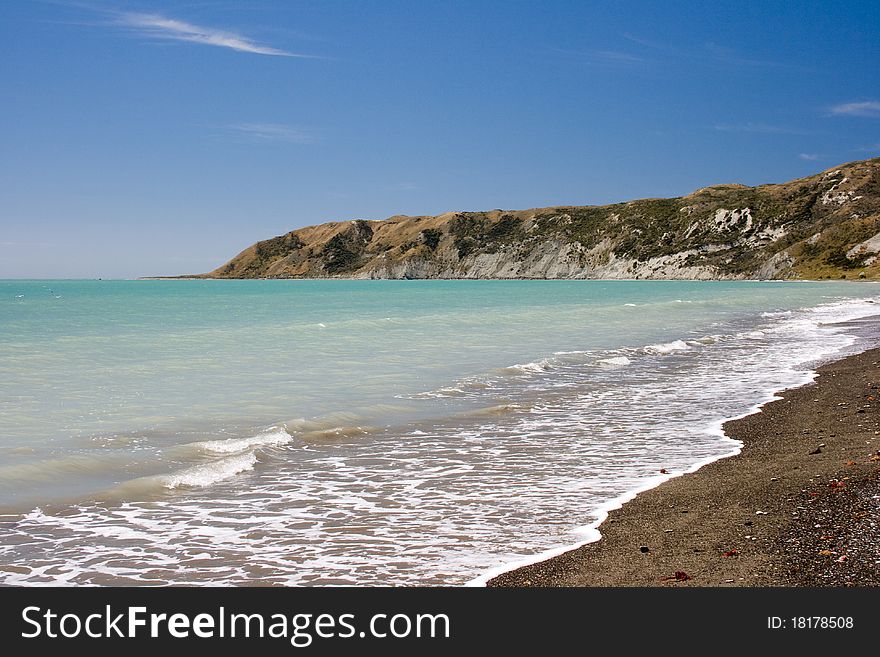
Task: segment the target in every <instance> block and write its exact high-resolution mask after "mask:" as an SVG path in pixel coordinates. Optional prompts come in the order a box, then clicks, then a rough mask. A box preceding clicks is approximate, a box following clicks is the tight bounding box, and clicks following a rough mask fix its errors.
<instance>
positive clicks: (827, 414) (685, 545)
mask: <svg viewBox="0 0 880 657" xmlns="http://www.w3.org/2000/svg"><path fill="white" fill-rule="evenodd" d="M875 344H876V342H875ZM818 372H819V375H818V377H817V378H816V380H815V381H814V382H813V383H811V384H808V385H806V386H803V387H801V388H795V389H791V390H787V391H785V392H783V393H781V395H780V396H781V397H782V399H780V400H777V401H773V402H770V403H768V404H766V405H764V407H763V410H762V412H760V413H755V414H753V415H750V416H748V417H745V418H742V419H739V420H732V421H730V422H727V423H726V424H725V425H724V430H725V432H726V433H727V435H729V436H731V437H733V438H736V439H738V440H741V441H742V442H743V449H742V452H741V453H740V454H738V455H736V456H733V457H730V458H726V459H721V460H719V461H715V462H713V463H710V464H709V465H706V466H705V467H703V468H701V469H700V470H698V471H697V472H694V473H692V474H686V475H682V476H680V477H676V478H674V479H670V480H668V481H666V482H664V483H663V484H661V485H660V486H658V487H657V488H654V489H651V490H649V491H646V492H644V493H641V494H640V495H638V496H637V497H636V498H635V499H634V500H632V501H630V502H628V503H627V504H625V505H624V506H623V507H621V508H620V509H618V510H616V511H612V512H611V513H610V514H609V516H608V519H607V520H606V521H605V522H604V523H603V524H602V525H601V526H600V527H599V530H600V531H601V533H602V538H601V539H600V540H599V541H597V542H595V543H590V544H588V545H585V546H583V547H581V548H578V549H575V550H572V551H570V552H566V553H565V554H562V555H560V556H558V557H555V558H552V559H549V560H547V561H544V562H541V563H537V564H532V565H529V566H525V567H523V568H519V569H517V570H514V571H511V572H508V573H504V574H502V575H499V576H498V577H496V578H494V579H492V580H490V582H489V586H519V587H526V586H749V587H751V586H877V585H880V349H871V350H868V351H865V352H863V353H860V354H857V355H855V356H851V357H848V358H845V359H843V360H840V361H837V362H834V363H830V364H828V365H825V366H823V367H821V368H819V370H818Z"/></svg>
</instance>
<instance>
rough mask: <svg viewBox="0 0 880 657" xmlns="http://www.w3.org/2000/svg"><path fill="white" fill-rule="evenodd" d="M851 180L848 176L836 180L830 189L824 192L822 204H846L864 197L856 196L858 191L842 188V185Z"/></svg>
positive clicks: (821, 198)
mask: <svg viewBox="0 0 880 657" xmlns="http://www.w3.org/2000/svg"><path fill="white" fill-rule="evenodd" d="M848 180H849V178H847V177H846V176H844V177H843V178H841V179H840V180H838V181H837V182H835V183H834V184H833V185H831V187H829V188H828V190H827V191H826V192H825V193H824V194H822V196H821V197H820V200H821V201H822V205H844V204H845V203H849V202H850V201H857V200H858V199H860V198H862V197H861V196H856V193H855V192H854V191H853V190H851V189H848V190H842V189H840V186H841V185H843V184H844V183H846V182H847V181H848Z"/></svg>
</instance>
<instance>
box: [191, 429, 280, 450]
mask: <svg viewBox="0 0 880 657" xmlns="http://www.w3.org/2000/svg"><path fill="white" fill-rule="evenodd" d="M291 440H292V436H291V435H290V434H289V433H287V431H285V430H284V429H280V428H273V429H272V430H269V431H267V432H266V433H261V434H258V435H256V436H249V437H247V438H228V439H226V440H205V441H202V442H198V443H192V447H195V448H197V449H198V450H199V451H202V452H208V453H212V454H236V453H238V452H244V451H247V450H250V449H254V448H256V447H278V446H280V445H286V444H287V443H289V442H290V441H291Z"/></svg>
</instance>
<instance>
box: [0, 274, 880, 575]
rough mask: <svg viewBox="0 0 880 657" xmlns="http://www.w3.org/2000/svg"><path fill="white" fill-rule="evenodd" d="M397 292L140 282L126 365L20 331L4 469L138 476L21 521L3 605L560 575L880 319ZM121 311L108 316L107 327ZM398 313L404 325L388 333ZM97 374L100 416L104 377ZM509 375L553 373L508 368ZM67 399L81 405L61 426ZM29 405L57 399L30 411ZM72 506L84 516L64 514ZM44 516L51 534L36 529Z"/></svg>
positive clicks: (806, 297) (557, 289) (99, 344)
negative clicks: (195, 590) (159, 306)
mask: <svg viewBox="0 0 880 657" xmlns="http://www.w3.org/2000/svg"><path fill="white" fill-rule="evenodd" d="M19 285H20V284H18V283H16V286H19ZM71 285H73V284H67V283H62V284H59V286H58V289H59V290H62V289H63V290H64V291H65V293H67V292H68V291H71V292H75V293H71V294H65V307H68V306H70V307H71V308H72V309H73V310H82V308H81V307H80V305H81V300H82V299H83V296H84V295H83V294H82V291H81V290H78V289H77V290H71V287H70V286H71ZM114 285H115V284H108V286H107V287H106V289H109V290H111V291H114V290H116V288H114V287H113V286H114ZM120 285H122V284H120ZM130 285H132V286H133V287H134V284H133V283H131V284H130ZM383 285H384V284H383V283H370V284H366V283H364V284H363V285H361V284H359V283H357V282H338V281H336V282H321V281H302V282H296V283H289V282H286V281H275V282H254V283H253V284H252V285H251V284H250V283H246V282H245V283H235V284H232V285H224V284H223V283H217V284H213V283H212V284H210V285H208V284H204V283H193V284H192V286H190V284H189V283H182V284H181V285H179V286H177V285H176V286H175V290H176V291H180V290H183V291H185V290H189V289H190V287H191V288H192V290H193V291H187V292H181V293H180V296H179V298H178V297H177V292H176V293H175V295H167V294H165V293H163V292H162V290H164V289H167V287H163V286H162V284H161V283H157V284H155V285H154V284H152V283H144V284H143V285H141V284H138V289H139V290H147V291H148V292H149V291H150V290H152V292H151V294H150V295H147V298H146V302H145V303H144V304H143V308H142V311H143V312H141V309H139V308H137V307H134V306H132V308H131V309H132V314H131V318H133V319H132V322H131V324H130V325H129V324H126V332H125V336H124V345H125V348H124V349H108V345H111V344H114V345H115V343H114V342H113V340H115V339H116V336H112V335H107V328H106V327H107V326H111V325H112V321H110V322H109V323H108V322H103V323H102V320H103V319H104V318H103V317H94V327H91V328H90V327H89V326H80V325H76V326H72V327H71V329H70V330H69V331H67V326H66V324H65V323H64V322H66V321H69V316H65V318H64V319H63V321H62V322H61V323H60V324H59V323H58V322H56V323H54V324H53V323H52V322H53V321H55V320H53V318H52V317H51V316H48V317H47V318H44V319H45V320H46V322H45V326H47V327H48V328H47V331H46V333H47V335H37V336H36V337H33V336H32V333H33V329H30V328H29V330H28V331H27V332H26V331H21V332H20V333H17V334H15V335H12V336H11V337H10V333H9V331H8V330H7V329H8V328H9V327H7V326H6V325H4V327H0V334H2V335H0V338H2V339H0V361H2V362H3V363H4V365H5V366H6V368H5V376H4V378H3V380H2V381H0V435H3V436H4V440H6V441H7V444H4V445H0V462H3V464H4V466H10V467H14V468H18V466H22V465H26V464H28V463H30V462H36V461H38V460H49V459H51V458H61V457H64V456H67V455H71V454H76V455H86V456H87V457H88V458H90V459H91V458H92V457H93V456H94V457H96V458H99V459H100V458H103V455H105V454H107V455H109V454H110V452H111V450H112V453H113V454H114V455H115V454H119V455H121V457H122V460H121V462H120V464H119V467H115V466H111V467H109V468H108V467H103V466H102V467H100V468H92V467H91V465H89V469H88V476H87V477H84V478H83V480H82V481H83V484H84V485H83V486H82V487H77V488H74V487H73V485H72V484H70V483H69V482H71V481H72V477H73V476H74V474H75V473H74V474H72V473H71V471H70V468H68V467H67V465H65V466H64V468H61V469H60V470H59V473H60V475H59V476H56V477H53V478H51V480H45V481H41V482H39V485H38V486H35V487H33V489H34V491H35V493H34V497H33V498H29V499H28V500H27V501H26V502H25V503H21V504H19V503H16V505H15V507H14V509H13V510H12V511H11V513H12V514H13V515H7V516H4V517H0V534H2V535H3V536H5V537H8V540H4V541H2V542H0V564H3V565H9V566H13V567H14V568H15V572H13V571H11V570H10V571H0V583H4V584H7V583H8V584H25V585H37V584H77V585H88V584H92V585H95V584H108V583H109V584H128V585H137V584H147V585H156V584H181V585H187V584H188V585H193V584H226V585H239V584H242V585H247V584H249V583H253V582H254V581H255V578H259V581H260V583H266V584H282V585H335V584H340V583H346V584H353V585H354V584H360V585H413V584H421V585H455V584H462V583H465V582H467V581H469V580H473V579H474V578H475V576H477V575H478V574H479V573H484V572H486V571H487V570H489V569H496V570H497V569H499V568H500V567H501V565H502V564H511V563H513V562H517V561H522V560H523V559H528V560H538V559H539V558H541V557H542V556H547V555H548V553H547V552H545V551H546V550H550V551H551V553H552V552H558V551H564V550H565V549H567V547H568V546H570V545H571V544H572V543H576V542H578V541H583V540H585V539H589V538H591V537H592V536H594V535H595V534H592V533H591V532H590V525H591V523H593V521H595V520H596V519H597V518H598V517H601V515H602V512H603V509H605V508H607V506H608V505H613V504H614V502H615V500H618V501H619V500H621V499H626V497H627V496H628V495H630V494H632V492H633V490H635V489H639V488H641V487H643V486H650V485H652V484H654V483H655V482H657V481H658V480H659V479H662V478H663V477H658V473H659V471H660V469H664V470H666V471H668V472H670V473H673V474H674V473H680V472H682V471H685V470H687V469H688V468H689V467H692V466H693V464H694V463H697V462H700V461H704V460H706V459H714V458H718V457H719V455H723V454H726V453H729V452H730V451H731V445H730V444H729V443H726V442H725V441H724V439H723V437H721V436H720V435H718V434H717V433H716V432H715V431H714V430H707V429H706V426H705V425H706V423H707V421H709V420H711V419H713V418H724V417H730V416H734V415H737V414H740V413H742V412H745V411H747V410H748V409H749V408H750V406H751V405H752V404H753V403H755V402H758V401H760V400H761V395H760V394H759V391H764V390H779V389H781V388H784V387H786V386H789V385H796V384H797V383H799V382H800V381H802V380H803V378H804V368H806V367H808V365H805V363H807V362H808V361H812V360H814V359H822V358H829V357H836V355H837V354H839V353H840V351H841V349H846V348H847V345H849V344H851V341H850V339H849V338H848V337H847V335H848V334H847V331H850V329H849V328H848V327H844V326H837V325H834V324H833V323H832V322H834V321H839V320H845V319H848V318H852V317H855V316H858V315H859V314H860V313H862V314H864V309H865V307H866V304H864V303H861V302H859V301H851V300H844V297H848V296H849V297H852V296H856V295H865V294H868V293H873V290H874V289H875V287H876V286H872V285H871V284H865V285H861V284H859V285H849V286H843V285H840V284H836V283H829V284H821V285H820V284H801V285H798V286H793V285H787V284H782V283H774V284H767V285H766V286H765V285H764V284H757V283H748V284H745V283H743V284H739V283H699V284H697V283H693V284H692V283H682V282H679V283H674V282H671V283H664V282H655V283H650V284H647V283H646V284H640V283H636V282H633V283H622V282H621V283H608V282H601V283H591V282H588V281H558V282H554V283H547V282H541V283H530V282H526V281H523V282H506V283H504V284H495V283H493V282H491V281H484V282H480V283H479V285H476V284H475V285H473V286H469V284H468V283H466V282H465V283H461V282H448V283H447V282H443V281H427V282H411V283H408V284H406V285H398V284H393V283H388V286H387V289H388V290H389V291H390V292H389V293H387V294H386V293H385V292H384V291H383V290H384V289H385V288H383ZM759 287H760V288H761V289H760V294H756V293H755V289H756V288H759ZM511 288H514V289H515V292H516V294H510V293H509V291H510V289H511ZM16 289H18V287H16ZM96 289H97V288H96ZM104 289H105V287H102V288H101V294H102V295H103V294H106V293H105V292H103V290H104ZM239 289H240V290H241V291H242V292H243V293H242V294H240V293H239ZM354 289H357V291H358V293H357V294H353V293H352V290H354ZM435 290H436V291H439V292H440V294H434V291H435ZM868 290H871V291H872V292H868ZM548 291H551V292H552V294H548ZM21 292H27V293H28V304H29V305H30V304H38V303H41V301H39V299H38V295H36V294H31V290H30V289H26V288H22V289H21ZM123 292H124V290H123ZM113 293H114V294H116V292H115V291H114V292H113ZM202 293H204V294H206V295H213V296H212V297H206V298H207V301H204V300H200V297H199V294H202ZM835 294H836V295H839V296H838V297H832V296H829V295H835ZM316 295H320V298H322V299H326V300H327V303H326V304H314V299H315V298H316ZM104 298H105V297H103V296H100V295H96V296H94V297H93V298H91V299H90V302H91V306H90V308H92V312H98V313H99V314H100V309H102V308H104V305H102V304H101V303H100V301H101V300H102V299H104ZM158 298H161V299H162V303H163V318H162V321H161V322H159V321H154V320H155V313H154V308H155V305H156V300H157V299H158ZM676 298H681V299H693V300H694V303H693V304H678V303H675V301H674V299H676ZM120 299H121V301H120V302H119V304H117V305H116V306H112V307H113V308H115V309H116V311H118V308H119V305H120V304H123V305H124V304H127V303H128V298H127V297H125V295H124V294H123V295H122V296H121V297H120ZM828 302H830V303H828ZM625 303H634V304H636V305H638V306H639V308H638V311H639V312H628V310H629V309H626V308H621V306H622V305H623V304H625ZM819 303H822V304H824V306H823V308H822V309H820V310H813V308H814V307H815V305H816V304H819ZM50 305H51V307H54V308H58V305H57V304H54V302H53V303H51V304H50V302H49V301H48V300H47V301H46V307H47V308H50ZM391 305H394V310H391V309H390V306H391ZM475 307H478V308H481V309H482V310H481V312H480V313H474V312H473V308H475ZM217 308H223V309H224V311H223V312H222V313H221V312H217ZM874 308H875V310H874V312H876V310H877V308H876V306H875V307H874ZM94 309H97V311H95V310H94ZM38 310H39V308H37V309H36V310H34V313H35V319H38V317H36V314H38ZM788 310H790V311H791V315H790V316H789V315H778V316H775V315H774V316H763V317H762V316H761V313H762V312H778V311H788ZM194 311H197V312H194ZM28 312H30V310H29V311H28ZM138 313H141V315H139V314H138ZM391 314H394V316H395V317H397V316H398V315H399V316H401V319H397V320H395V321H393V322H391V321H384V320H382V318H383V317H387V316H388V315H391ZM404 315H405V319H403V318H402V317H403V316H404ZM83 316H85V315H83ZM88 316H89V317H93V316H92V315H88ZM140 316H142V317H143V318H144V321H145V322H147V323H146V324H144V325H143V326H142V325H140V324H138V321H139V320H137V318H138V317H140ZM189 317H192V318H196V319H197V321H196V322H191V320H188V319H187V318H189ZM168 318H172V319H173V320H174V322H173V326H172V328H173V331H169V330H167V328H166V327H165V323H168ZM206 318H214V319H216V322H214V323H213V324H212V325H210V326H208V321H207V320H206ZM111 319H112V318H111ZM188 321H189V322H191V324H192V325H190V324H187V322H188ZM212 321H213V320H212ZM319 322H326V325H327V327H328V328H327V330H323V331H322V330H318V331H316V330H315V328H316V324H317V323H319ZM380 324H381V325H382V327H383V328H382V334H381V339H377V334H376V333H375V331H374V329H376V328H377V327H378V326H379V325H380ZM42 325H43V324H39V323H34V324H32V325H29V326H42ZM50 329H51V330H50ZM4 331H6V332H5V333H4ZM90 331H91V333H90ZM755 331H761V335H760V337H758V336H755V338H749V337H746V334H747V333H749V332H755ZM68 333H69V334H68ZM56 334H60V335H58V339H57V340H56V339H55V337H56ZM342 336H344V338H345V339H344V340H341V339H340V338H341V337H342ZM716 336H718V337H717V339H716ZM673 338H676V339H677V340H676V341H678V342H679V343H684V344H685V345H687V347H688V348H687V349H675V348H673V349H671V350H670V349H661V350H660V351H657V350H655V351H654V352H653V353H650V352H649V351H648V350H646V348H645V347H646V346H648V347H656V346H663V345H667V346H669V345H672V346H680V344H679V345H675V342H676V341H673ZM710 338H711V339H710ZM206 347H207V348H208V349H209V350H210V352H211V358H210V359H208V358H206V357H205V351H206ZM663 351H665V352H666V353H661V352H663ZM22 354H32V357H31V356H28V358H27V359H22ZM623 358H626V359H627V361H628V362H627V363H626V364H624V361H623V360H622V359H623ZM617 359H620V360H617ZM602 361H610V362H602ZM93 363H94V367H95V368H99V371H100V372H101V374H102V377H103V378H102V381H101V385H102V388H101V394H102V396H100V397H96V396H95V395H94V394H93V393H94V391H95V387H94V378H93V377H85V376H80V373H81V372H87V371H89V368H91V367H92V365H91V364H93ZM511 363H519V364H523V365H528V364H540V365H541V366H540V367H537V368H528V369H534V370H535V371H532V372H529V371H522V370H519V371H517V372H510V371H503V368H505V367H509V366H510V364H511ZM768 363H772V365H773V366H772V367H768ZM17 364H18V365H21V372H20V373H19V372H18V370H16V369H15V368H16V366H17ZM84 364H87V365H84ZM25 365H26V367H25ZM511 374H515V375H513V376H511ZM56 381H64V382H65V390H66V391H70V392H71V395H75V396H76V397H75V399H76V400H83V401H82V404H80V405H76V402H75V401H71V405H70V406H65V407H63V408H62V407H58V406H52V405H51V404H46V405H43V406H41V405H40V404H39V401H40V395H41V394H43V395H44V396H46V398H47V400H48V401H49V402H52V401H53V400H54V398H52V393H51V392H48V393H47V391H51V390H54V388H52V387H51V385H48V384H52V382H56ZM47 382H48V384H47ZM28 386H31V387H30V388H29V387H28ZM425 390H427V391H433V392H428V393H424V392H422V391H425ZM128 391H132V394H127V392H128ZM134 393H137V394H134ZM24 394H27V395H30V396H31V398H32V399H33V400H35V401H34V402H33V403H32V402H27V403H15V402H13V403H10V402H9V401H8V400H10V399H18V398H17V397H15V396H16V395H24ZM71 399H72V400H74V397H71ZM4 400H7V401H5V402H4ZM103 401H106V402H107V403H106V405H102V402H103ZM29 404H30V405H29ZM92 411H94V412H95V415H94V416H92V415H89V413H90V412H92ZM297 417H300V418H308V419H301V420H289V419H290V418H297ZM288 420H289V421H288ZM4 422H5V424H4ZM270 425H276V426H275V427H273V428H272V429H265V428H264V429H254V430H249V427H251V428H253V427H268V426H270ZM218 426H220V427H225V428H226V429H224V430H223V432H221V433H217V432H216V427H218ZM68 427H73V429H75V430H76V433H74V432H73V430H71V435H72V436H73V437H70V436H68V435H66V434H65V433H64V432H65V431H67V429H68ZM95 427H97V429H96V428H95ZM277 427H283V428H284V430H285V432H286V434H287V435H289V436H292V437H293V438H287V437H286V436H285V435H284V434H280V433H278V432H279V429H278V428H277ZM371 427H377V428H378V429H377V430H375V431H374V430H372V429H371ZM25 429H26V431H25ZM365 430H366V432H365ZM16 432H18V433H16ZM273 434H274V435H273ZM44 435H53V436H57V437H58V439H57V442H53V445H52V448H53V449H57V452H51V453H48V454H47V453H46V450H45V447H44V446H43V445H42V444H41V443H40V442H39V441H38V440H34V439H33V436H44ZM128 437H134V438H135V439H134V440H131V441H128V440H127V438H128ZM196 441H199V442H196ZM25 447H27V448H32V449H33V450H35V451H33V452H29V451H22V449H21V448H25ZM139 475H140V478H138V479H136V480H134V481H130V482H129V483H127V484H124V485H123V486H122V487H120V490H116V491H114V493H113V494H111V495H105V494H103V493H97V494H96V493H94V491H96V490H97V491H103V490H106V489H110V488H111V487H112V486H113V485H114V483H115V482H116V481H119V480H120V479H124V478H125V477H138V476H139ZM98 478H102V479H100V481H98ZM58 480H63V481H62V482H61V483H58V484H57V486H56V481H58ZM96 481H98V483H97V484H96V483H95V482H96ZM78 483H79V480H78V481H77V484H78ZM86 484H89V485H91V486H92V487H91V488H85V485H86ZM3 485H4V484H3V481H2V477H0V494H2V493H4V489H3V488H2V486H3ZM53 486H55V487H57V488H58V489H59V490H60V493H61V494H62V495H64V497H63V499H62V500H61V501H60V502H59V501H58V499H59V497H60V495H58V496H56V497H54V498H47V497H46V491H47V490H50V489H52V488H53ZM20 487H21V486H15V487H14V488H20ZM65 487H66V488H65ZM121 489H124V490H121ZM15 492H16V491H15V490H13V493H12V494H14V493H15ZM8 494H9V493H7V495H8ZM38 496H39V497H38ZM13 499H14V498H13ZM31 499H33V503H32V504H31V503H30V500H31ZM25 504H29V505H28V506H25ZM35 506H40V507H41V508H43V509H44V511H45V513H42V514H29V515H28V514H25V512H26V511H27V510H30V509H33V508H34V507H35ZM10 508H11V507H10ZM558 546H565V547H558ZM530 555H539V556H530ZM62 571H63V572H62Z"/></svg>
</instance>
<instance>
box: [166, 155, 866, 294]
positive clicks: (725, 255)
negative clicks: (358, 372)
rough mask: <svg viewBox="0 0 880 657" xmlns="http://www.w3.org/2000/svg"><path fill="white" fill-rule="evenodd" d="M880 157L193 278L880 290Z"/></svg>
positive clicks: (341, 245)
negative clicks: (815, 285) (864, 285)
mask: <svg viewBox="0 0 880 657" xmlns="http://www.w3.org/2000/svg"><path fill="white" fill-rule="evenodd" d="M878 190H880V158H875V159H870V160H862V161H857V162H850V163H848V164H843V165H840V166H838V167H833V168H831V169H828V170H827V171H824V172H821V173H818V174H816V175H814V176H810V177H808V178H802V179H798V180H793V181H791V182H787V183H782V184H772V185H760V186H757V187H746V186H744V185H716V186H714V187H704V188H702V189H699V190H697V191H695V192H693V193H692V194H688V195H687V196H682V197H678V198H668V199H642V200H636V201H629V202H624V203H616V204H612V205H605V206H556V207H547V208H535V209H531V210H520V211H513V210H510V211H508V210H491V211H487V212H447V213H444V214H440V215H436V216H402V215H399V216H394V217H390V218H389V219H385V220H383V221H366V220H360V219H358V220H354V221H341V222H329V223H325V224H320V225H316V226H308V227H306V228H300V229H297V230H294V231H291V232H289V233H287V234H285V235H281V236H278V237H274V238H271V239H267V240H263V241H260V242H257V243H256V244H254V245H252V246H250V247H248V248H246V249H245V250H244V251H242V252H241V253H239V254H238V255H237V256H235V257H234V258H233V259H232V260H230V261H229V262H227V263H226V264H224V265H221V266H220V267H218V268H217V269H215V270H213V271H211V272H208V273H205V274H184V275H182V276H180V277H157V278H185V279H213V278H229V279H262V278H266V279H290V278H292V279H303V278H318V279H325V278H343V279H349V278H350V279H444V280H446V279H512V280H542V279H566V280H568V279H598V280H763V279H773V280H788V279H795V280H824V279H835V280H840V279H847V280H849V279H852V278H856V279H859V278H862V279H877V278H880V261H878V254H880V192H878Z"/></svg>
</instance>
